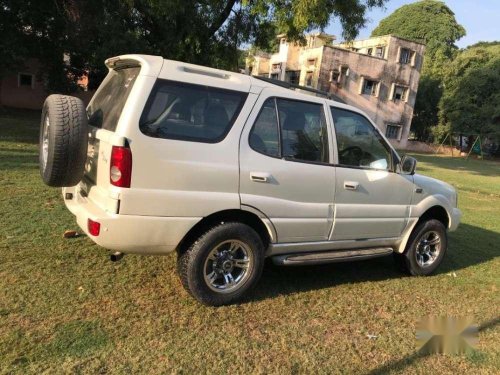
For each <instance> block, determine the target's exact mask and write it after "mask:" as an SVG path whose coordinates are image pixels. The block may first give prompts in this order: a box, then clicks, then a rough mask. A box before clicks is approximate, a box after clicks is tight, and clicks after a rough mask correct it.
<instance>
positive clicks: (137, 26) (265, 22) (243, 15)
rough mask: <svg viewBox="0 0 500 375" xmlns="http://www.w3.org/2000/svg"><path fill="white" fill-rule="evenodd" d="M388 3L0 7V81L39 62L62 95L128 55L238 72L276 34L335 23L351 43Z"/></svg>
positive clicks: (190, 0)
mask: <svg viewBox="0 0 500 375" xmlns="http://www.w3.org/2000/svg"><path fill="white" fill-rule="evenodd" d="M385 1H386V0H316V1H310V0H226V1H218V0H204V1H194V0H52V1H44V2H42V1H39V2H33V1H32V0H0V32H3V34H2V35H8V36H9V39H8V40H4V38H3V39H2V41H1V42H0V47H1V48H2V52H3V58H2V60H1V61H0V74H5V72H6V71H10V70H12V68H13V67H15V66H17V65H18V64H19V63H20V62H22V61H23V60H24V59H26V58H27V57H37V58H39V59H40V60H41V61H42V63H43V65H44V68H45V70H46V71H47V72H49V74H48V86H49V87H50V88H51V89H53V90H62V89H63V85H61V83H62V81H64V80H67V77H77V75H78V72H82V71H89V72H90V73H91V74H90V75H91V78H92V77H95V80H96V81H98V80H99V79H100V78H102V75H103V73H104V72H105V70H104V67H103V61H104V59H105V58H107V57H110V56H115V55H119V54H125V53H149V54H157V55H162V56H164V57H166V58H171V59H177V60H182V61H186V62H192V63H198V64H204V65H209V66H214V67H220V68H226V69H237V67H238V59H239V55H240V53H239V49H240V47H241V46H244V45H248V44H253V45H255V46H257V47H263V48H266V47H268V46H269V44H270V42H271V41H272V40H273V39H274V38H275V35H276V33H278V32H280V33H286V34H287V36H288V38H289V39H290V40H301V39H302V38H303V37H304V33H306V32H308V31H311V30H313V29H324V28H325V27H326V26H327V25H328V23H329V22H330V21H331V20H332V18H333V17H335V18H337V19H339V20H340V23H341V24H342V26H343V30H344V31H343V35H344V37H346V38H353V37H355V36H356V35H357V32H358V30H359V28H360V27H362V26H363V25H364V24H365V22H366V19H365V13H366V11H367V9H369V8H372V7H380V6H382V5H383V4H384V3H385ZM27 46H29V47H27ZM63 54H66V56H68V57H69V58H70V61H71V68H70V67H68V66H66V65H65V64H64V61H63V57H62V56H63ZM68 70H71V73H72V74H69V75H68ZM61 80H62V81H61Z"/></svg>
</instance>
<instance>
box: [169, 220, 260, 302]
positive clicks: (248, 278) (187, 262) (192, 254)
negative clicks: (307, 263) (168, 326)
mask: <svg viewBox="0 0 500 375" xmlns="http://www.w3.org/2000/svg"><path fill="white" fill-rule="evenodd" d="M226 241H239V242H241V243H242V244H245V245H246V249H245V251H247V252H251V258H250V253H249V259H251V261H249V263H248V269H247V270H246V272H248V274H245V278H242V279H241V281H240V282H241V284H240V285H239V286H238V287H237V288H236V289H235V290H232V291H231V290H228V291H225V292H223V291H216V290H214V289H213V286H210V285H209V281H207V280H206V278H205V274H206V273H207V272H208V271H210V269H215V266H214V262H215V261H211V260H207V259H208V257H209V256H210V254H211V253H212V251H215V250H214V249H216V248H217V247H218V246H221V247H220V248H221V249H222V246H224V245H220V244H224V243H225V242H226ZM238 251H239V250H238ZM210 262H212V263H210ZM177 267H178V272H179V277H180V279H181V282H182V285H183V286H184V288H185V289H186V290H187V291H188V292H189V293H190V294H191V295H192V296H193V297H194V298H196V299H197V300H198V301H199V302H201V303H203V304H205V305H209V306H221V305H227V304H231V303H234V302H237V301H239V300H240V299H241V298H242V297H243V295H244V294H245V293H247V292H248V291H249V290H250V289H252V288H253V287H254V286H255V284H256V283H257V281H258V280H259V278H260V276H261V274H262V269H263V267H264V244H263V243H262V239H261V238H260V236H259V235H258V234H257V233H256V232H255V230H253V229H252V228H251V227H249V226H248V225H245V224H242V223H238V222H227V223H221V224H219V225H217V226H215V227H213V228H211V229H209V230H208V231H206V232H205V233H204V234H202V235H201V236H200V237H199V238H198V239H197V240H196V241H194V243H193V244H192V245H191V246H190V247H189V249H188V250H187V251H185V252H184V253H181V254H179V258H178V260H177ZM210 267H212V268H210ZM234 270H235V272H238V271H237V269H236V268H235V269H234ZM214 272H215V271H214ZM222 278H223V279H225V277H222ZM221 283H223V280H222V279H221Z"/></svg>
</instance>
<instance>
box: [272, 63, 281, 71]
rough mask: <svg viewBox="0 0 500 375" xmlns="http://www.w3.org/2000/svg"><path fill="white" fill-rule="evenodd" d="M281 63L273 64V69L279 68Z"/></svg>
mask: <svg viewBox="0 0 500 375" xmlns="http://www.w3.org/2000/svg"><path fill="white" fill-rule="evenodd" d="M280 69H281V64H273V70H280Z"/></svg>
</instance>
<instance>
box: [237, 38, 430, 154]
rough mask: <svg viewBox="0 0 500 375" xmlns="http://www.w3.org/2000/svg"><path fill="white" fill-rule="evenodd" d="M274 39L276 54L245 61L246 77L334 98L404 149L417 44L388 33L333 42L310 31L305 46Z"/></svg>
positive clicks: (419, 54)
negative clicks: (361, 113) (362, 114)
mask: <svg viewBox="0 0 500 375" xmlns="http://www.w3.org/2000/svg"><path fill="white" fill-rule="evenodd" d="M279 38H280V44H279V51H278V52H277V53H275V54H266V53H257V54H255V55H252V56H249V57H248V59H247V67H246V69H247V73H248V74H252V75H257V76H265V77H269V78H274V79H279V80H282V81H287V82H290V83H295V84H299V85H302V86H308V87H311V88H315V89H318V90H322V91H326V92H329V93H331V94H334V95H335V96H336V97H338V98H340V99H342V100H343V101H345V102H346V103H348V104H350V105H353V106H356V107H358V108H360V109H362V110H363V111H365V112H366V113H367V114H368V115H369V116H370V118H371V119H372V120H374V121H375V123H376V124H377V126H378V127H379V128H380V129H381V130H382V131H383V132H384V133H385V135H386V136H387V138H389V140H390V141H391V143H393V145H394V146H395V147H397V148H401V149H404V148H405V147H406V143H407V139H408V134H409V132H410V124H411V119H412V116H413V108H414V105H415V98H416V94H417V89H418V82H419V79H420V70H421V67H422V63H423V54H424V51H425V46H424V45H423V44H421V43H417V42H414V41H410V40H406V39H403V38H400V37H397V36H394V35H385V36H381V37H375V38H370V39H366V40H357V41H352V42H349V43H339V44H334V40H335V37H334V36H332V35H328V34H324V33H315V34H310V35H308V36H307V38H306V44H305V45H299V44H297V43H288V41H287V40H286V38H284V36H279Z"/></svg>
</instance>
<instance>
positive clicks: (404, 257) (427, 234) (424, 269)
mask: <svg viewBox="0 0 500 375" xmlns="http://www.w3.org/2000/svg"><path fill="white" fill-rule="evenodd" d="M437 237H439V242H438V244H439V246H440V247H439V252H438V253H437V256H436V257H435V258H434V259H433V260H432V262H431V263H429V264H428V265H422V264H420V263H419V261H418V260H417V254H419V249H421V248H422V246H423V245H422V244H423V243H425V242H422V241H425V240H426V239H429V238H430V239H431V240H430V241H431V242H434V241H436V238H437ZM426 243H429V241H427V242H426ZM432 246H434V250H435V249H436V247H435V246H436V245H431V248H432ZM447 247H448V237H447V234H446V228H445V226H444V225H443V223H441V222H440V221H439V220H435V219H432V220H427V221H424V222H422V223H419V224H417V226H416V227H415V229H413V232H412V233H411V235H410V238H409V239H408V243H407V244H406V248H405V251H404V252H403V253H402V254H394V258H395V261H396V264H397V266H398V267H399V268H400V269H401V270H402V271H403V272H405V273H408V274H410V275H412V276H427V275H430V274H432V273H433V272H434V271H435V270H436V269H437V268H438V267H439V265H440V264H441V262H442V261H443V258H444V256H445V253H446V250H447ZM421 259H422V258H421ZM425 259H427V260H429V259H430V258H429V257H425V258H423V260H425Z"/></svg>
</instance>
